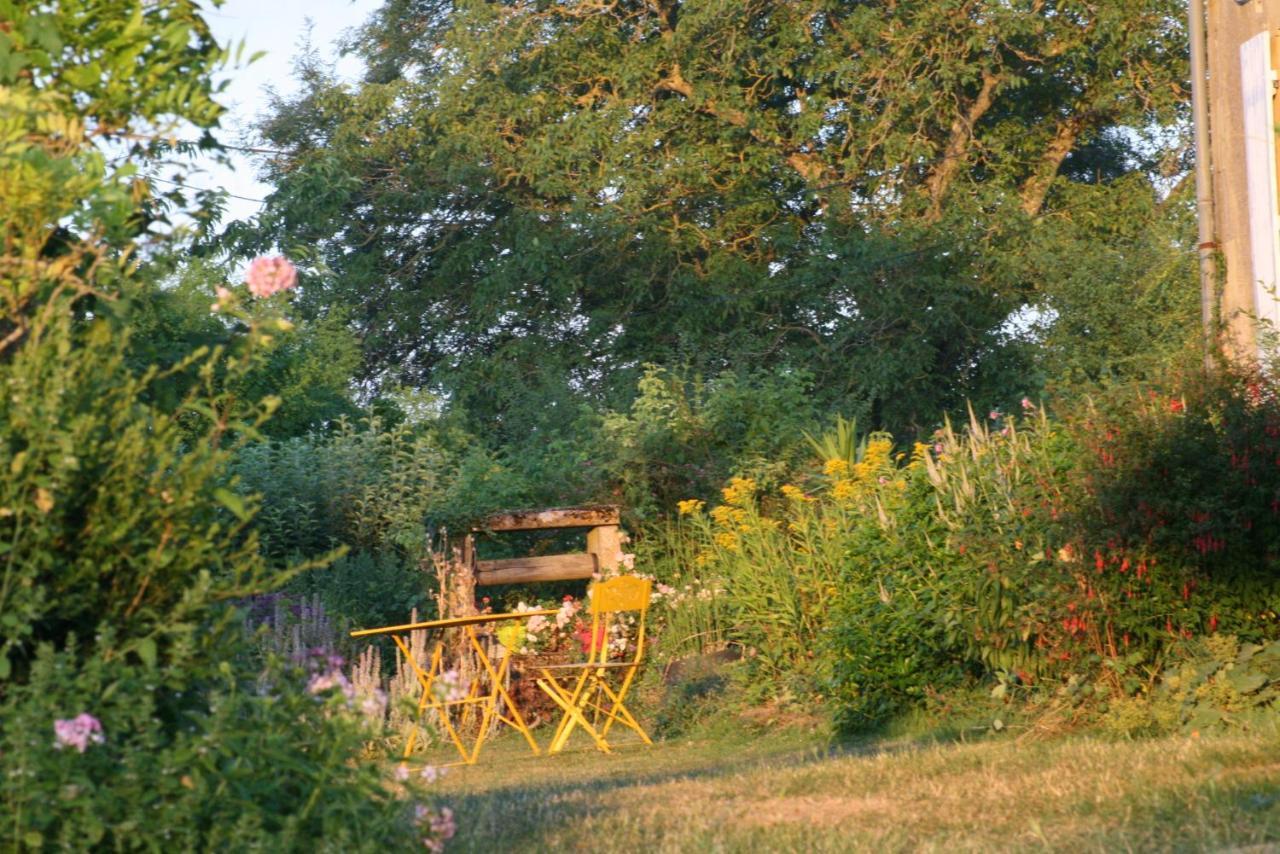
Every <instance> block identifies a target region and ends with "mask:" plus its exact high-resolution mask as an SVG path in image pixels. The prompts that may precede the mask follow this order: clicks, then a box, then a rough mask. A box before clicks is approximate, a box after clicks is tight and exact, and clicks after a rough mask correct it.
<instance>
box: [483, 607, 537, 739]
mask: <svg viewBox="0 0 1280 854" xmlns="http://www.w3.org/2000/svg"><path fill="white" fill-rule="evenodd" d="M466 631H467V637H469V638H470V639H471V646H472V647H473V648H474V649H475V651H476V656H477V657H478V658H479V659H480V664H481V665H482V666H483V667H484V669H485V670H486V671H487V672H488V674H489V678H490V679H491V680H493V687H492V689H491V691H490V692H489V702H488V703H487V704H486V707H485V724H484V725H482V729H481V731H480V738H481V740H483V739H484V737H485V732H486V730H485V729H484V728H483V727H484V726H487V724H488V722H489V721H490V720H492V718H493V717H497V719H498V720H500V721H502V722H503V723H505V724H507V725H508V726H510V727H514V728H515V729H516V730H519V732H520V734H521V735H523V736H524V739H525V741H527V742H528V743H529V749H530V750H532V751H533V755H534V756H540V755H541V751H539V750H538V742H536V741H534V738H533V733H531V732H529V725H528V724H526V723H525V722H524V718H523V717H521V715H520V709H518V708H517V707H516V704H515V702H514V701H513V700H512V699H511V695H510V694H508V693H507V689H506V688H505V687H503V684H502V680H503V677H504V676H506V673H507V669H508V667H509V666H510V662H511V656H509V655H508V656H505V657H503V659H502V663H501V665H499V669H498V670H496V671H495V670H494V669H493V664H492V663H491V662H490V661H489V656H488V655H486V654H485V651H484V647H483V646H481V645H480V641H479V640H478V639H477V638H476V635H475V631H474V630H473V629H472V628H471V627H470V626H467V630H466ZM499 697H501V698H502V700H503V702H505V703H506V704H507V710H508V711H510V712H511V718H505V717H503V716H502V715H500V714H498V698H499ZM479 750H480V745H479V743H477V744H476V752H477V753H479Z"/></svg>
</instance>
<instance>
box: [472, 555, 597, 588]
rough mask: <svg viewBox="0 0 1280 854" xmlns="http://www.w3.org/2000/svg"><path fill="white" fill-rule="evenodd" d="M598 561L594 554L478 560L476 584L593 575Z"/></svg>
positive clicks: (562, 579) (522, 582)
mask: <svg viewBox="0 0 1280 854" xmlns="http://www.w3.org/2000/svg"><path fill="white" fill-rule="evenodd" d="M598 567H599V563H598V562H597V560H596V556H595V555H592V554H581V553H578V554H567V555H543V556H541V557H514V558H508V559H506V560H482V561H480V562H479V563H477V564H476V584H477V585H494V584H527V583H529V582H531V581H569V580H572V579H577V578H590V577H591V576H592V575H594V574H595V572H596V570H597V568H598Z"/></svg>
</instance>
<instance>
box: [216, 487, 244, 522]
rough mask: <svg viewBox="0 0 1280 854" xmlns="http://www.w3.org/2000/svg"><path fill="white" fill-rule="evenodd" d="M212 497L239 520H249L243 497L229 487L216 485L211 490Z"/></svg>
mask: <svg viewBox="0 0 1280 854" xmlns="http://www.w3.org/2000/svg"><path fill="white" fill-rule="evenodd" d="M213 497H214V498H215V499H216V500H217V502H218V503H219V504H221V505H222V506H223V507H225V508H227V509H228V510H230V511H231V513H232V515H233V516H235V517H236V518H237V519H239V520H240V521H241V522H247V521H249V511H248V510H247V509H246V508H245V506H244V499H243V498H241V497H240V496H239V495H236V494H235V493H234V492H232V491H231V490H229V489H224V488H222V487H218V488H217V489H215V490H214V491H213Z"/></svg>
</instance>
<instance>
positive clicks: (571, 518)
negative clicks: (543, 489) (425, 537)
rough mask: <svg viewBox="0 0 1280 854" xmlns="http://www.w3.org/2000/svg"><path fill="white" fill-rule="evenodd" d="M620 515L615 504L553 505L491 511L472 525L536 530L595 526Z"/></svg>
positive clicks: (482, 528)
mask: <svg viewBox="0 0 1280 854" xmlns="http://www.w3.org/2000/svg"><path fill="white" fill-rule="evenodd" d="M620 519H621V516H620V513H619V509H618V507H617V506H616V505H612V504H601V505H597V506H594V507H552V508H550V509H547V510H509V511H506V512H503V513H494V514H493V515H492V516H489V517H487V518H485V519H483V520H481V521H480V522H478V523H476V525H475V526H474V527H473V528H472V529H471V530H473V531H536V530H544V529H549V528H594V527H596V526H598V525H617V524H618V523H619V521H620Z"/></svg>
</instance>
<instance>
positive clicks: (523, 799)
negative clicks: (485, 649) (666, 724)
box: [442, 733, 1280, 851]
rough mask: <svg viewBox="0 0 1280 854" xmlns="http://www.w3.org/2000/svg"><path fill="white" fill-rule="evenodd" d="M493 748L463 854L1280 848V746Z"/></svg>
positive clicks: (451, 782)
mask: <svg viewBox="0 0 1280 854" xmlns="http://www.w3.org/2000/svg"><path fill="white" fill-rule="evenodd" d="M497 747H498V749H497V750H495V751H494V753H493V754H491V755H490V756H489V757H488V761H487V764H482V765H480V766H477V767H473V768H467V769H456V770H455V771H454V772H453V773H452V774H451V775H450V776H449V777H448V778H447V779H446V780H445V782H444V783H443V786H442V794H443V796H444V798H445V800H446V801H447V802H448V803H450V804H451V805H452V806H453V807H454V809H455V810H456V812H457V814H458V819H459V825H460V831H459V837H458V840H457V842H458V845H459V847H461V848H462V849H464V850H495V849H506V850H541V849H546V848H552V847H557V848H568V849H571V850H586V849H592V850H596V851H599V850H604V851H632V850H662V851H684V850H716V851H752V850H762V849H773V850H806V851H846V850H866V849H877V850H885V849H893V850H939V851H941V850H948V851H950V850H991V849H1001V850H1019V849H1038V850H1042V849H1045V848H1048V849H1053V850H1071V851H1078V850H1084V851H1090V850H1098V851H1101V850H1114V849H1116V848H1119V849H1121V850H1211V849H1220V848H1233V847H1246V846H1251V845H1264V846H1268V845H1277V844H1280V739H1278V738H1277V737H1276V734H1275V733H1270V734H1266V735H1261V734H1234V735H1222V736H1212V737H1206V738H1202V739H1193V738H1185V737H1176V738H1165V739H1159V740H1149V741H1139V742H1116V741H1109V740H1103V739H1098V738H1082V737H1076V738H1071V739H1063V740H1058V741H1051V742H1024V743H1019V742H1018V741H1016V740H1014V739H1003V740H992V741H984V742H981V743H971V744H949V745H930V746H918V745H912V744H910V743H907V742H881V743H873V742H867V743H860V744H852V745H845V746H836V747H833V746H829V745H825V744H820V743H817V742H815V741H814V740H812V739H809V740H806V739H805V738H804V737H801V736H797V735H782V736H771V737H760V738H754V739H748V738H742V739H725V740H717V741H697V742H687V741H681V742H664V743H660V744H658V745H657V746H655V747H654V748H653V749H652V750H643V749H641V748H639V747H635V748H627V749H625V750H622V751H620V752H619V753H618V754H616V755H613V756H602V755H599V754H596V753H595V752H594V751H591V752H588V751H579V752H575V753H569V754H562V755H560V756H556V757H543V758H537V759H535V758H532V757H528V758H525V757H526V756H527V754H524V755H522V754H521V752H520V750H519V745H517V744H514V743H512V742H505V743H500V744H499V745H498V746H497Z"/></svg>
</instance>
